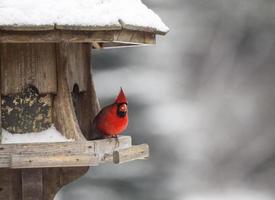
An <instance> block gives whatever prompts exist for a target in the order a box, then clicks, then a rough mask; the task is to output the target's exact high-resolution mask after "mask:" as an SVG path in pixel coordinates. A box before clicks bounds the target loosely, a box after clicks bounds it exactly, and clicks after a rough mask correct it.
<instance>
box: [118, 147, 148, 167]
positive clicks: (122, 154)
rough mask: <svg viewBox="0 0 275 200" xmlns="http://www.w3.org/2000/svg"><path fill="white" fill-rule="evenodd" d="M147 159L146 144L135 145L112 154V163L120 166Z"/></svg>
mask: <svg viewBox="0 0 275 200" xmlns="http://www.w3.org/2000/svg"><path fill="white" fill-rule="evenodd" d="M148 157H149V146H148V144H140V145H135V146H132V147H129V148H126V149H120V150H116V151H114V153H113V161H114V163H116V164H121V163H125V162H129V161H133V160H137V159H145V158H148Z"/></svg>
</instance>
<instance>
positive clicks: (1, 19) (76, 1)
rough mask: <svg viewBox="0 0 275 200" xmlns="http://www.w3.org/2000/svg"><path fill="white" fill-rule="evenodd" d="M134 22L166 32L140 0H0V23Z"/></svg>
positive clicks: (76, 23) (133, 23) (75, 23)
mask: <svg viewBox="0 0 275 200" xmlns="http://www.w3.org/2000/svg"><path fill="white" fill-rule="evenodd" d="M120 20H121V21H123V22H124V23H125V24H129V25H133V26H141V27H148V28H153V29H156V30H158V31H161V32H167V31H168V30H169V29H168V27H167V26H166V25H165V24H164V23H163V22H162V21H161V19H160V18H159V16H158V15H156V14H155V13H154V12H153V11H152V10H150V9H149V8H147V7H146V6H145V5H144V4H143V3H142V2H141V1H140V0H58V1H56V0H20V1H18V0H0V25H18V26H22V25H23V26H24V25H26V26H28V25H53V24H58V25H78V26H120V23H119V21H120Z"/></svg>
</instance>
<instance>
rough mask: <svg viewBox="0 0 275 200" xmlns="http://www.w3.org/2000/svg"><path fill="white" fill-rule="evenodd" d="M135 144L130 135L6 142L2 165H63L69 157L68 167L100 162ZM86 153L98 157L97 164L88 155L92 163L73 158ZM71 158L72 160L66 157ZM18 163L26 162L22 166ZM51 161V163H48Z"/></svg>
mask: <svg viewBox="0 0 275 200" xmlns="http://www.w3.org/2000/svg"><path fill="white" fill-rule="evenodd" d="M131 144H132V141H131V137H129V136H121V137H119V138H118V139H115V138H110V139H103V140H93V141H83V142H82V141H79V142H60V143H40V144H37V143H30V144H2V145H0V168H5V167H13V168H27V167H59V166H60V165H59V164H60V163H59V162H60V161H59V159H62V158H63V157H65V158H64V160H65V161H66V162H67V164H66V166H80V165H81V166H84V165H85V166H89V165H97V164H99V163H103V162H105V160H104V159H105V156H106V155H107V154H112V153H113V151H116V150H119V149H124V148H128V147H130V146H131ZM82 155H84V156H86V155H89V156H90V157H91V158H95V159H96V160H97V163H95V164H94V163H92V161H91V160H89V159H88V157H85V159H88V161H87V160H86V161H85V162H87V163H88V164H83V162H84V161H83V162H82V164H79V163H78V161H74V160H73V158H77V156H82ZM70 156H72V157H70ZM40 158H41V160H40ZM67 158H68V160H66V159H67ZM69 159H71V160H69ZM29 160H31V162H30V163H25V162H29ZM18 162H24V163H21V164H20V166H19V164H18ZM40 162H41V163H40ZM47 162H49V163H50V164H51V165H48V164H47ZM37 163H38V164H37ZM89 163H91V164H89Z"/></svg>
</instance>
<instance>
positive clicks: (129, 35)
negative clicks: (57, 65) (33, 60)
mask: <svg viewBox="0 0 275 200" xmlns="http://www.w3.org/2000/svg"><path fill="white" fill-rule="evenodd" d="M52 42H55V43H59V42H69V43H93V42H97V43H99V44H100V46H101V47H102V48H105V46H106V47H108V48H111V47H112V46H114V47H118V46H120V47H123V46H126V47H127V46H131V45H133V46H136V45H151V44H155V42H156V34H155V33H152V32H146V31H133V30H127V29H123V30H108V31H75V30H50V31H0V43H52ZM97 47H99V46H97Z"/></svg>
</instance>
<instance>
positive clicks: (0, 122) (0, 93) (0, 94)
mask: <svg viewBox="0 0 275 200" xmlns="http://www.w3.org/2000/svg"><path fill="white" fill-rule="evenodd" d="M1 49H2V44H1V43H0V77H2V76H1V71H2V70H1V69H2V64H1V63H2V62H1V54H2V50H1ZM1 83H2V78H1V81H0V119H1V118H2V107H1V105H2V86H1V85H2V84H1ZM0 127H1V128H0V141H2V120H0Z"/></svg>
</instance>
